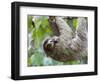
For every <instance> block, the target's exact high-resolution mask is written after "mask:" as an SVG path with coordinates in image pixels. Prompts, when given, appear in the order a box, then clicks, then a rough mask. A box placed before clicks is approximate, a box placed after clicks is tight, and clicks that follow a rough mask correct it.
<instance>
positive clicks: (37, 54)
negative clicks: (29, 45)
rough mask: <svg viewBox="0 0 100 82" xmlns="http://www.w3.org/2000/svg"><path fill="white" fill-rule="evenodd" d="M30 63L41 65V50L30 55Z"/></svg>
mask: <svg viewBox="0 0 100 82" xmlns="http://www.w3.org/2000/svg"><path fill="white" fill-rule="evenodd" d="M31 61H32V65H34V66H41V65H42V62H43V55H42V53H41V52H35V53H34V55H32V57H31Z"/></svg>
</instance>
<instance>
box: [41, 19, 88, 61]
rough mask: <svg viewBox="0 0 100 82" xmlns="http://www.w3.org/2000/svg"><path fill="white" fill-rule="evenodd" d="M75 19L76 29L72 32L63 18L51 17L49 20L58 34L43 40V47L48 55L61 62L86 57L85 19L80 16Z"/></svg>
mask: <svg viewBox="0 0 100 82" xmlns="http://www.w3.org/2000/svg"><path fill="white" fill-rule="evenodd" d="M77 21H78V24H77V29H76V31H75V32H73V31H72V29H71V27H70V26H69V25H68V24H67V23H66V22H65V20H64V19H63V18H61V17H53V19H52V20H51V22H55V24H56V27H57V28H58V30H59V35H57V36H53V37H52V38H50V39H47V40H46V41H45V42H44V44H43V48H44V51H45V53H46V55H47V56H48V57H51V58H53V59H55V60H57V61H61V62H67V61H73V60H81V58H82V57H87V55H86V52H87V21H86V19H85V18H82V17H79V18H78V19H77Z"/></svg>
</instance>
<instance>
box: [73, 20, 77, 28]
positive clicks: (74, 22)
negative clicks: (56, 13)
mask: <svg viewBox="0 0 100 82" xmlns="http://www.w3.org/2000/svg"><path fill="white" fill-rule="evenodd" d="M72 24H73V27H74V28H75V29H76V27H77V19H73V23H72Z"/></svg>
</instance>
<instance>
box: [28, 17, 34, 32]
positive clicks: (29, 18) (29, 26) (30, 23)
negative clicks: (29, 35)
mask: <svg viewBox="0 0 100 82" xmlns="http://www.w3.org/2000/svg"><path fill="white" fill-rule="evenodd" d="M32 29H33V25H32V16H28V32H30V31H32Z"/></svg>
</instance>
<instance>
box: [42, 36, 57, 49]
mask: <svg viewBox="0 0 100 82" xmlns="http://www.w3.org/2000/svg"><path fill="white" fill-rule="evenodd" d="M58 41H59V38H58V37H57V36H54V37H52V38H51V39H47V40H45V41H44V44H43V48H44V50H45V51H52V50H53V49H54V47H55V45H56V44H57V43H58Z"/></svg>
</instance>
